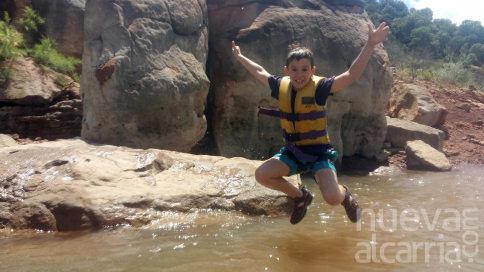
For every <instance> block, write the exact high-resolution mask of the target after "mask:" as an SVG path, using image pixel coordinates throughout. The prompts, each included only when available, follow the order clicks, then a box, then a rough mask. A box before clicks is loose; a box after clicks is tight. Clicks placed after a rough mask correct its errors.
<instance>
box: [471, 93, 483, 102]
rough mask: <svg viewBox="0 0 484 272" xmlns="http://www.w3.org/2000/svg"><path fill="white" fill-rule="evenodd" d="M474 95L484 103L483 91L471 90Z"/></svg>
mask: <svg viewBox="0 0 484 272" xmlns="http://www.w3.org/2000/svg"><path fill="white" fill-rule="evenodd" d="M470 93H471V95H472V97H473V98H474V99H476V100H477V101H479V102H481V103H484V93H483V92H480V91H473V92H470Z"/></svg>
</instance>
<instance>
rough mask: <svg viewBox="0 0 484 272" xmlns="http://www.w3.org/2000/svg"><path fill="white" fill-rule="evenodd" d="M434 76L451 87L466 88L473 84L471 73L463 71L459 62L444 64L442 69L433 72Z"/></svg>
mask: <svg viewBox="0 0 484 272" xmlns="http://www.w3.org/2000/svg"><path fill="white" fill-rule="evenodd" d="M435 74H436V75H437V76H438V77H439V78H440V80H441V81H442V82H445V83H449V84H453V85H458V86H468V85H469V84H472V83H473V82H474V75H473V73H472V72H471V71H469V70H467V69H465V67H464V64H463V63H461V62H458V63H445V64H444V65H443V67H441V68H438V69H436V70H435Z"/></svg>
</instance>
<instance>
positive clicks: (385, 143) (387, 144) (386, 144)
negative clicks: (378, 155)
mask: <svg viewBox="0 0 484 272" xmlns="http://www.w3.org/2000/svg"><path fill="white" fill-rule="evenodd" d="M391 147H392V144H391V143H389V142H384V143H383V148H391Z"/></svg>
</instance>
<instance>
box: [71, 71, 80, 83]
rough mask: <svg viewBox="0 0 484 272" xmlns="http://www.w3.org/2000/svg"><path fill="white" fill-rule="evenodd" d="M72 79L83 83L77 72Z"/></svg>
mask: <svg viewBox="0 0 484 272" xmlns="http://www.w3.org/2000/svg"><path fill="white" fill-rule="evenodd" d="M72 79H74V81H75V82H77V83H79V84H81V76H80V75H78V74H77V73H74V74H72Z"/></svg>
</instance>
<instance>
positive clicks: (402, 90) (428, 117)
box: [388, 84, 448, 127]
mask: <svg viewBox="0 0 484 272" xmlns="http://www.w3.org/2000/svg"><path fill="white" fill-rule="evenodd" d="M447 113H448V111H447V109H446V108H445V107H443V106H442V105H440V104H438V103H437V102H436V101H435V100H434V98H433V97H432V95H431V94H430V92H429V90H428V89H426V88H424V87H421V86H417V85H413V84H402V85H398V86H396V87H394V88H393V89H392V97H391V98H390V104H389V110H388V116H390V117H393V118H398V119H402V120H406V121H412V122H416V123H419V124H422V125H426V126H430V127H433V126H436V125H441V124H444V123H445V117H446V116H447Z"/></svg>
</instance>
